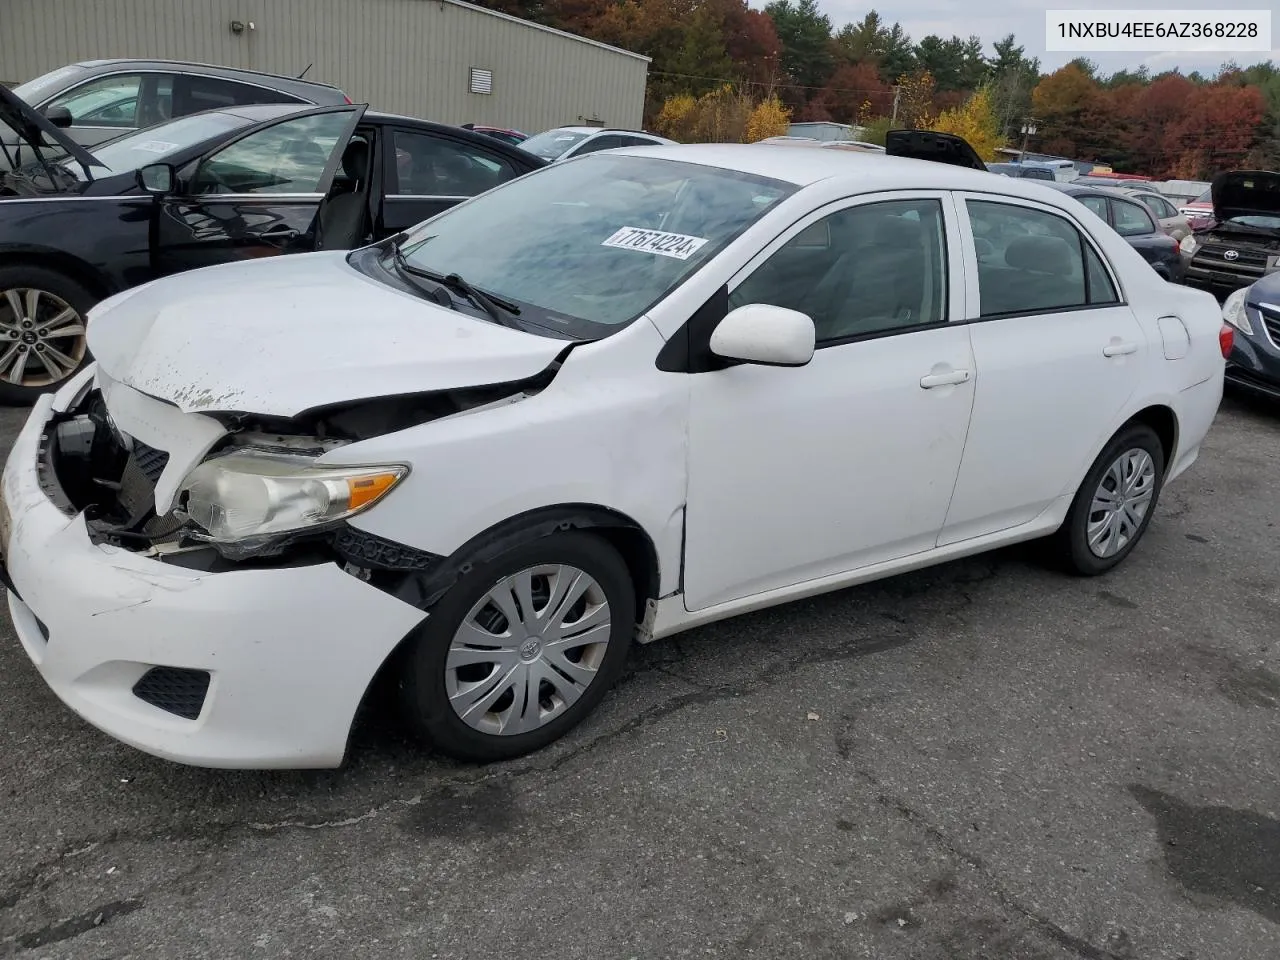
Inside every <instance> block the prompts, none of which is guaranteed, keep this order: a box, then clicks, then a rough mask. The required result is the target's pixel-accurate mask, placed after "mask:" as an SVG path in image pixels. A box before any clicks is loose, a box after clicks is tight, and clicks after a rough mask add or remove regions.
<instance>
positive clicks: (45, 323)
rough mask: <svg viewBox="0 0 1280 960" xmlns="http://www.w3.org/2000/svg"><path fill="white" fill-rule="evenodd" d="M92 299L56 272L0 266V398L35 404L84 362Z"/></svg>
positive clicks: (77, 285)
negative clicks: (86, 321)
mask: <svg viewBox="0 0 1280 960" xmlns="http://www.w3.org/2000/svg"><path fill="white" fill-rule="evenodd" d="M93 302H94V298H93V296H92V295H90V294H89V293H88V291H86V290H85V289H84V288H83V287H82V286H80V284H78V283H76V282H75V281H74V280H71V279H70V278H69V277H66V276H63V275H62V274H60V273H57V272H55V271H52V270H46V269H44V268H39V267H26V266H21V265H19V266H15V267H6V268H3V269H0V400H4V401H7V402H9V403H22V404H29V403H33V402H34V401H35V399H36V397H38V396H39V395H40V394H42V393H47V392H48V391H50V390H56V389H57V388H58V387H59V386H61V385H62V384H63V383H64V382H65V381H66V380H67V379H68V378H69V377H71V376H73V375H74V374H75V373H76V371H78V370H79V369H80V368H81V367H83V366H84V365H85V363H86V362H87V361H88V358H89V350H88V342H87V339H86V336H85V333H86V330H85V315H86V313H88V309H89V307H90V306H91V305H92V303H93Z"/></svg>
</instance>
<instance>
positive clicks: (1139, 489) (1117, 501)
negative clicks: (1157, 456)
mask: <svg viewBox="0 0 1280 960" xmlns="http://www.w3.org/2000/svg"><path fill="white" fill-rule="evenodd" d="M1155 490H1156V465H1155V463H1154V462H1153V461H1152V459H1151V454H1149V453H1147V451H1145V450H1140V449H1136V448H1135V449H1133V450H1128V451H1126V452H1125V453H1122V454H1121V455H1120V456H1119V457H1118V458H1117V459H1116V461H1115V462H1114V463H1112V464H1111V466H1110V467H1108V468H1107V472H1106V473H1104V474H1103V475H1102V481H1101V482H1100V483H1099V484H1098V489H1097V490H1096V491H1094V494H1093V503H1092V504H1091V505H1090V507H1089V525H1088V528H1087V532H1088V537H1089V549H1090V550H1092V551H1093V555H1094V556H1095V557H1099V558H1101V559H1103V560H1105V559H1106V558H1107V557H1113V556H1115V555H1116V554H1117V553H1119V552H1120V551H1121V550H1123V549H1124V548H1125V546H1126V545H1127V544H1129V543H1131V542H1132V541H1133V539H1134V538H1135V537H1136V536H1137V535H1138V531H1139V530H1140V529H1141V528H1142V519H1143V517H1145V516H1146V515H1147V511H1148V510H1149V509H1151V497H1152V495H1154V493H1155Z"/></svg>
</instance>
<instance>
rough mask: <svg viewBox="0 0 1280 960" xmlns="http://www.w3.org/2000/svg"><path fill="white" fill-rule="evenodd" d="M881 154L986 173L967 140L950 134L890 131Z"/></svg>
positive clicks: (925, 131) (928, 131)
mask: <svg viewBox="0 0 1280 960" xmlns="http://www.w3.org/2000/svg"><path fill="white" fill-rule="evenodd" d="M884 152H885V153H887V154H888V155H889V156H891V157H910V158H911V159H913V160H933V161H935V162H937V163H949V164H952V165H953V166H957V167H969V168H970V169H971V170H982V171H983V172H987V165H986V164H985V163H983V162H982V158H981V157H980V156H978V152H977V151H976V150H974V149H973V147H972V146H971V145H970V143H969V141H968V140H965V139H964V138H963V137H957V136H956V135H955V134H952V133H935V132H933V131H932V130H890V131H889V132H888V133H887V134H886V135H885V138H884Z"/></svg>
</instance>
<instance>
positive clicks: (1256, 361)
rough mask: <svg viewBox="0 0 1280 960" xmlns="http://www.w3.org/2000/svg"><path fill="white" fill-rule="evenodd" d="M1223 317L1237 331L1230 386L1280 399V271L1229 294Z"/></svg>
mask: <svg viewBox="0 0 1280 960" xmlns="http://www.w3.org/2000/svg"><path fill="white" fill-rule="evenodd" d="M1222 316H1223V319H1224V320H1226V321H1227V323H1229V324H1230V325H1231V326H1232V327H1234V328H1235V330H1236V337H1235V342H1234V345H1233V347H1232V350H1231V355H1230V356H1229V357H1227V370H1226V378H1227V383H1229V384H1231V385H1233V386H1237V387H1242V388H1244V389H1246V390H1249V391H1251V392H1253V393H1260V394H1263V395H1265V396H1269V397H1271V398H1272V399H1276V400H1280V272H1274V273H1272V274H1270V275H1269V276H1266V277H1263V278H1262V279H1261V280H1258V281H1256V282H1255V283H1253V284H1252V285H1251V286H1248V287H1243V288H1241V289H1239V290H1236V291H1234V292H1232V293H1231V294H1229V295H1228V296H1227V299H1226V302H1225V303H1224V304H1223V306H1222Z"/></svg>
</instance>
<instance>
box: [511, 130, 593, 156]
mask: <svg viewBox="0 0 1280 960" xmlns="http://www.w3.org/2000/svg"><path fill="white" fill-rule="evenodd" d="M589 136H590V134H587V133H581V132H579V131H575V130H548V131H547V132H546V133H540V134H538V135H537V136H536V137H530V138H529V139H528V140H526V141H524V143H522V144H520V149H521V150H528V151H529V152H530V153H532V154H533V155H534V156H535V157H541V158H542V159H543V160H557V159H559V158H560V157H562V156H564V154H565V152H566V151H567V150H568V149H569V148H570V147H572V146H574V145H575V144H579V143H581V142H582V141H583V140H585V139H587V137H589Z"/></svg>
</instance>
